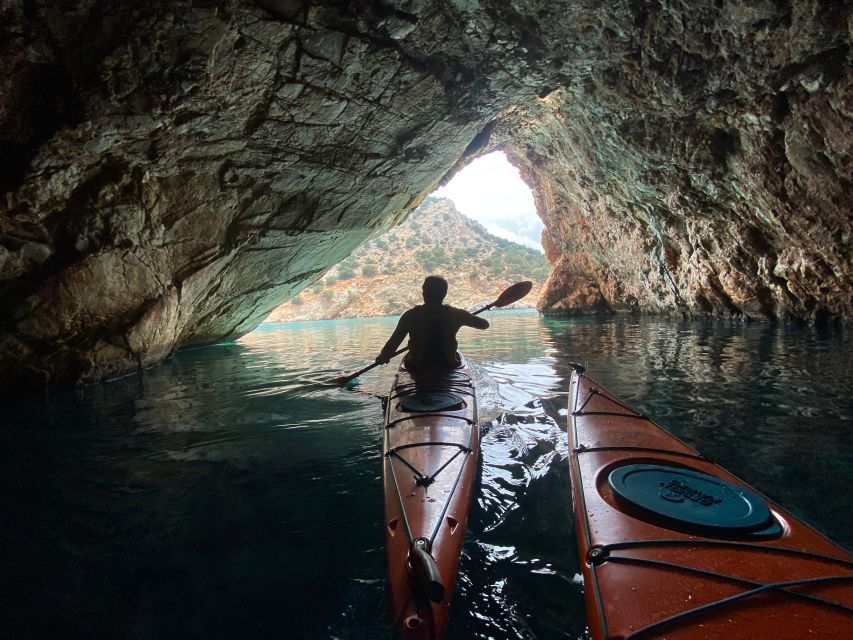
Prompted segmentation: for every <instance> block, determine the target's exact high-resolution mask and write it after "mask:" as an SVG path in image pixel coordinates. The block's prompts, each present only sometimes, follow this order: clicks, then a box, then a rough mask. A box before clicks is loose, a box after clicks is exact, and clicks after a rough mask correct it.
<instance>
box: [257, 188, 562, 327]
mask: <svg viewBox="0 0 853 640" xmlns="http://www.w3.org/2000/svg"><path fill="white" fill-rule="evenodd" d="M550 270H551V268H550V265H549V264H548V261H547V260H546V259H545V257H544V256H543V255H542V254H541V253H540V252H539V251H537V250H535V249H531V248H529V247H525V246H523V245H520V244H516V243H514V242H510V241H508V240H504V239H503V238H498V237H497V236H493V235H491V234H490V233H488V232H487V231H486V230H485V229H484V228H483V226H482V225H480V224H479V223H477V222H475V221H473V220H471V219H469V218H466V217H465V216H463V215H462V214H461V213H459V211H457V210H456V208H455V207H454V205H453V202H452V201H450V200H447V199H445V198H427V199H426V200H425V201H424V203H423V204H422V205H421V206H420V207H418V208H417V209H416V210H415V211H413V212H412V214H411V215H410V216H409V218H408V219H407V220H406V221H405V222H404V223H403V224H401V225H399V226H398V227H395V228H394V229H392V230H390V231H388V232H386V233H385V234H384V235H382V236H379V237H377V238H375V239H373V240H371V241H369V242H367V243H366V244H364V245H362V246H361V247H359V248H358V249H357V250H356V251H354V252H353V253H352V255H350V256H349V257H348V258H346V259H345V260H343V261H342V262H340V263H339V264H338V265H336V266H335V267H333V268H332V269H330V270H329V271H328V272H327V273H326V274H325V276H324V277H323V278H321V279H320V280H318V281H317V282H315V283H314V284H313V285H311V286H309V287H308V288H306V289H304V290H303V291H302V292H301V293H300V294H299V295H298V296H297V297H296V298H294V299H292V300H290V301H289V302H286V303H284V304H283V305H281V306H279V307H278V308H276V309H275V310H273V312H272V313H271V314H270V315H269V317H268V318H267V322H283V321H287V320H322V319H329V318H363V317H371V316H392V315H399V314H400V313H402V312H403V311H405V310H406V309H408V308H409V307H411V306H413V305H415V304H420V303H421V302H422V299H421V283H422V282H423V279H424V277H425V276H427V275H429V274H437V275H441V276H443V277H444V278H446V279H447V282H448V284H449V286H450V288H449V292H448V295H447V299H446V302H447V303H449V304H452V305H454V306H458V307H462V308H474V307H480V306H482V305H485V304H488V303H489V302H491V301H493V300H494V299H495V298H496V297H497V296H498V294H500V292H501V291H503V290H504V289H505V288H506V287H507V286H509V285H510V284H512V283H513V282H517V281H519V280H532V281H533V283H534V286H533V290H532V291H531V292H530V293H529V294H528V295H527V297H526V298H525V299H524V300H522V301H521V302H520V303H518V304H517V305H516V308H530V307H534V306H535V305H536V300H537V298H538V297H539V291H540V289H541V287H542V284H543V283H544V282H545V279H546V278H547V277H548V274H549V272H550Z"/></svg>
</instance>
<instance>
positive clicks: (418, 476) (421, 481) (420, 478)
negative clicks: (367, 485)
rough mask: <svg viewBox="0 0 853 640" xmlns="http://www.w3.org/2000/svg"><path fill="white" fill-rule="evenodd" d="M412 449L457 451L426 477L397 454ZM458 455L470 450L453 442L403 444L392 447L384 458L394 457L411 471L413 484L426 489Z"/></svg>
mask: <svg viewBox="0 0 853 640" xmlns="http://www.w3.org/2000/svg"><path fill="white" fill-rule="evenodd" d="M413 447H457V450H456V453H454V454H453V455H452V456H450V458H449V459H448V460H447V462H445V463H444V464H443V465H441V466H440V467H439V468H438V469H436V471H435V473H433V474H432V475H430V476H428V475H425V474H423V473H421V471H420V469H417V468H415V466H414V465H413V464H411V463H410V462H409V461H408V460H406V459H405V458H404V457H403V456H401V455H400V454H398V453H397V452H398V451H400V450H401V449H411V448H413ZM460 453H471V449H470V448H468V447H466V446H465V445H462V444H457V443H455V442H418V443H417V444H404V445H402V446H399V447H394V448H393V449H389V450H388V452H387V453H386V454H385V455H386V456H394V457H396V458H397V460H399V461H400V462H402V463H403V464H404V465H406V466H407V467H409V469H411V470H412V471H413V472H414V474H415V482H416V484H417V485H418V486H420V487H428V486H429V485H431V484H432V483H433V482H435V479H436V477H438V474H439V473H441V472H442V471H444V469H445V468H446V467H447V465H449V464H450V463H451V462H453V461H454V460H455V459H456V458H457V456H459V454H460Z"/></svg>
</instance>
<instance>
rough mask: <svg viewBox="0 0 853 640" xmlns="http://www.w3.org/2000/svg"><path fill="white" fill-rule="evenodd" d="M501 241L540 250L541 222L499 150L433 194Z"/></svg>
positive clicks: (518, 177) (527, 191) (515, 172)
mask: <svg viewBox="0 0 853 640" xmlns="http://www.w3.org/2000/svg"><path fill="white" fill-rule="evenodd" d="M432 195H433V196H435V197H437V198H450V199H451V200H453V203H454V204H455V205H456V208H457V209H458V210H459V211H460V212H461V213H462V215H465V216H467V217H469V218H473V219H474V220H476V221H477V222H479V223H480V224H482V225H483V226H484V227H485V228H486V230H487V231H488V232H489V233H491V234H493V235H496V236H498V237H500V238H506V239H507V240H513V241H514V242H518V243H520V244H523V245H526V246H528V247H532V248H534V249H538V250H539V251H542V243H541V240H540V238H541V233H542V227H543V225H542V221H541V220H540V219H539V216H537V215H536V206H535V205H534V204H533V194H532V193H530V187H528V186H527V185H526V184H525V183H524V181H523V180H522V179H521V175H519V172H518V169H516V168H515V167H513V166H512V165H511V164H510V163H509V160H507V159H506V155H505V154H504V153H503V152H502V151H495V152H493V153H489V154H487V155H484V156H480V157H479V158H477V159H476V160H474V161H473V162H471V164H469V165H468V166H467V167H465V168H464V169H462V171H460V172H459V173H457V174H456V175H455V176H454V177H453V179H452V180H451V181H450V182H448V183H447V184H446V185H445V186H443V187H441V188H439V189H437V190H436V191H434V192H433V194H432Z"/></svg>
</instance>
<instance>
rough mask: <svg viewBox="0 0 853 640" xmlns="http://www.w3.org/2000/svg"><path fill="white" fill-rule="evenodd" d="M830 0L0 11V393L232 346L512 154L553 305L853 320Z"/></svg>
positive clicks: (842, 51)
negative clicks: (501, 153) (464, 179)
mask: <svg viewBox="0 0 853 640" xmlns="http://www.w3.org/2000/svg"><path fill="white" fill-rule="evenodd" d="M850 24H851V20H850V11H849V6H848V4H847V3H843V4H842V3H826V2H803V3H786V2H749V3H747V2H722V1H721V2H716V3H714V4H713V5H711V4H708V5H701V6H697V5H695V3H688V2H645V1H642V0H632V1H630V2H629V1H618V2H613V3H599V2H592V1H587V2H571V1H567V0H562V1H556V0H554V1H548V2H546V1H541V2H540V1H526V2H516V1H512V0H479V1H478V0H434V1H428V0H394V1H390V0H386V1H378V0H374V1H352V2H334V1H332V0H327V1H320V2H303V1H301V0H257V1H256V2H249V1H243V2H237V1H230V2H227V1H220V2H217V1H214V0H197V1H194V2H189V1H183V2H181V1H179V2H161V1H155V2H150V3H132V2H128V1H127V0H101V1H98V0H81V1H78V2H74V3H63V5H62V7H58V6H56V3H48V2H39V1H30V2H6V3H4V4H3V5H2V8H0V29H2V34H3V36H4V37H3V38H2V40H0V64H2V65H3V68H4V69H6V70H8V72H7V73H5V74H4V75H3V77H2V78H0V142H2V145H3V148H4V149H5V152H4V161H3V165H2V171H0V189H2V190H3V192H4V195H3V198H2V200H0V308H2V312H0V384H7V385H8V384H10V383H23V382H26V381H30V382H38V383H44V382H68V381H81V380H82V381H90V380H98V379H103V378H107V377H110V376H114V375H119V374H122V373H125V372H127V371H130V370H133V369H134V368H137V367H143V366H147V365H149V364H152V363H155V362H157V361H159V360H161V359H162V358H163V357H165V356H166V355H167V354H168V353H170V352H172V351H174V350H175V349H177V348H180V347H183V346H188V345H193V344H205V343H210V342H214V341H217V340H222V339H228V338H233V337H236V336H239V335H241V334H242V333H245V332H246V331H248V330H250V329H251V328H253V327H254V326H255V325H256V324H257V323H258V322H260V321H261V320H262V319H263V318H264V317H265V315H266V314H267V313H268V312H269V310H271V309H272V308H273V307H275V306H276V305H277V304H279V303H280V302H282V301H283V300H285V299H287V298H289V297H291V296H292V295H295V294H296V293H298V292H299V291H300V290H301V289H302V288H303V287H304V286H306V285H307V284H309V283H310V282H311V281H313V280H314V279H316V278H317V277H319V276H320V275H322V274H323V273H324V272H325V270H326V269H327V268H329V267H330V266H331V265H333V264H334V263H336V262H337V261H338V260H340V259H341V258H343V257H344V256H346V255H347V254H348V253H349V252H350V251H351V250H352V249H354V248H355V247H356V246H358V245H359V244H360V243H361V242H363V241H364V240H365V239H367V238H368V237H370V236H371V235H372V234H375V233H377V232H380V231H381V230H383V229H385V228H387V227H389V226H390V225H393V224H395V223H396V222H398V221H400V220H402V219H403V218H404V217H405V216H406V215H407V214H408V212H409V211H411V210H412V209H413V208H414V207H415V206H417V204H419V202H420V201H421V200H422V199H423V197H425V196H426V195H428V194H429V193H430V192H431V191H432V190H433V188H434V187H435V186H436V185H437V184H438V183H439V181H441V180H442V179H443V178H446V177H447V176H448V175H450V174H451V173H452V172H453V171H455V170H458V168H459V167H461V166H463V165H464V164H465V163H466V162H467V161H469V160H470V159H471V158H473V157H475V156H476V155H477V154H479V153H483V152H485V151H487V150H489V149H491V148H498V147H500V148H505V149H506V150H507V151H508V153H509V154H510V156H511V158H512V159H513V161H514V162H516V163H517V164H518V165H519V166H520V167H521V168H522V170H523V171H524V173H525V177H526V179H527V180H528V182H529V184H531V186H533V187H534V191H535V197H536V201H537V207H538V209H539V212H540V215H542V217H543V220H544V221H545V223H546V225H547V229H546V236H547V237H546V239H545V244H546V247H547V249H548V253H549V256H550V258H551V259H552V261H553V262H554V264H555V269H554V273H553V275H552V277H551V279H550V281H549V284H548V289H547V291H546V293H545V294H544V296H543V298H542V300H540V305H541V307H542V308H543V309H545V310H549V311H569V312H576V311H589V310H598V311H612V310H620V309H626V310H644V311H656V312H660V311H681V312H687V313H713V314H746V315H749V316H753V315H758V316H766V317H785V316H790V317H799V318H806V319H809V318H811V319H814V318H816V317H843V318H850V317H851V315H853V303H851V291H853V287H851V282H850V253H849V252H850V248H849V247H850V245H849V238H850V225H851V222H850V210H851V207H850V204H851V201H850V198H851V196H850V189H849V186H850V181H851V165H850V141H851V137H852V136H851V112H853V109H851V91H850V87H851V83H850V60H849V56H850V33H849V28H850V27H849V25H850Z"/></svg>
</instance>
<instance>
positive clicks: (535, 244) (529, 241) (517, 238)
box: [486, 224, 542, 251]
mask: <svg viewBox="0 0 853 640" xmlns="http://www.w3.org/2000/svg"><path fill="white" fill-rule="evenodd" d="M486 231H488V232H489V233H491V234H492V235H493V236H497V237H498V238H503V239H504V240H511V241H513V242H517V243H518V244H523V245H524V246H525V247H530V248H531V249H537V250H539V251H542V242H541V241H540V240H539V237H541V236H539V237H537V238H535V239H533V238H530V237H529V236H527V235H521V234H518V233H515V232H514V231H512V230H510V229H507V228H506V227H502V226H500V225H497V224H490V225H489V226H487V227H486Z"/></svg>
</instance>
